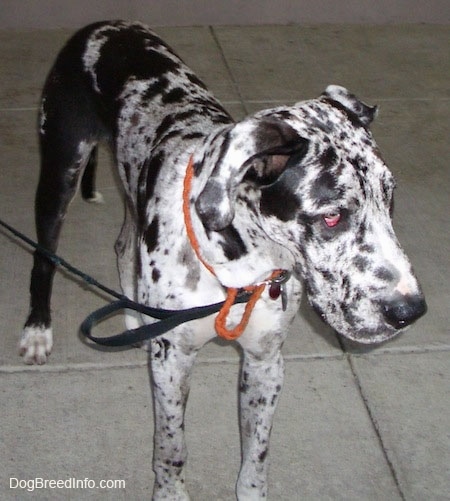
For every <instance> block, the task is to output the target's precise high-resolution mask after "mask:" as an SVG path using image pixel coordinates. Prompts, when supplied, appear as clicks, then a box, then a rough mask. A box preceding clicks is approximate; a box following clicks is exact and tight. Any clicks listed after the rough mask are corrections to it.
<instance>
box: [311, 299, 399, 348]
mask: <svg viewBox="0 0 450 501" xmlns="http://www.w3.org/2000/svg"><path fill="white" fill-rule="evenodd" d="M311 306H312V307H313V309H314V311H315V312H316V313H317V314H318V315H319V317H320V318H321V319H322V321H323V322H325V323H326V324H327V325H329V326H330V327H331V328H332V329H334V330H335V331H336V332H337V333H338V334H339V335H340V336H342V337H344V338H346V339H349V340H350V341H354V342H356V343H359V344H365V345H369V344H380V343H384V342H386V341H389V340H391V339H393V338H394V337H396V336H398V335H399V334H401V333H402V332H404V331H405V330H406V329H407V328H408V327H409V325H407V326H404V327H402V328H396V327H394V326H392V325H391V324H389V323H387V322H386V321H385V320H384V319H383V318H379V319H378V322H376V320H375V319H373V322H371V323H370V325H367V322H364V321H363V320H362V319H361V318H358V317H356V316H354V315H352V314H351V313H349V312H348V311H347V312H346V315H345V318H340V319H336V320H334V319H333V318H332V317H333V315H330V314H327V313H325V312H324V311H323V310H322V309H321V308H320V306H318V305H317V304H315V303H314V302H311Z"/></svg>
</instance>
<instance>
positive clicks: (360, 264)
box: [353, 256, 370, 271]
mask: <svg viewBox="0 0 450 501" xmlns="http://www.w3.org/2000/svg"><path fill="white" fill-rule="evenodd" d="M353 264H354V265H355V267H356V268H357V269H358V270H359V271H366V270H367V268H368V267H369V266H370V261H369V260H368V259H367V258H366V257H364V256H356V257H355V258H354V259H353Z"/></svg>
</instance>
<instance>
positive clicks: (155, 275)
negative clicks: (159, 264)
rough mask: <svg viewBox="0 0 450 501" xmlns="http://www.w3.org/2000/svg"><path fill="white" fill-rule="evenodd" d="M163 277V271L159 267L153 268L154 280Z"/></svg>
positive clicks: (156, 280)
mask: <svg viewBox="0 0 450 501" xmlns="http://www.w3.org/2000/svg"><path fill="white" fill-rule="evenodd" d="M160 278H161V272H160V271H159V270H158V268H153V270H152V280H153V282H155V283H156V282H158V280H159V279H160Z"/></svg>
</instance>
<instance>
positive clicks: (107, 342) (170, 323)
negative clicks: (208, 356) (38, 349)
mask: <svg viewBox="0 0 450 501" xmlns="http://www.w3.org/2000/svg"><path fill="white" fill-rule="evenodd" d="M0 225H1V226H3V227H4V228H6V229H7V230H8V231H9V232H10V233H12V234H13V235H14V236H16V237H17V238H19V239H20V240H22V241H23V242H25V243H27V244H28V245H30V246H31V247H33V248H34V249H35V250H36V251H37V252H39V253H40V254H42V255H43V256H45V257H46V258H47V259H48V260H49V261H51V262H52V263H53V264H55V265H56V266H61V267H63V268H65V269H66V270H67V271H69V272H70V273H71V274H73V275H76V276H78V277H80V278H81V279H82V280H83V281H84V282H86V283H88V284H89V285H92V286H94V287H97V288H98V289H100V290H101V291H103V292H105V293H107V294H109V295H110V296H113V297H115V298H116V299H117V301H113V302H112V303H110V304H107V305H105V306H103V307H101V308H99V309H98V310H95V311H94V312H92V313H91V314H90V315H88V316H87V317H86V318H85V319H84V320H83V322H82V323H81V325H80V332H81V333H82V334H83V335H84V336H85V337H87V338H88V339H90V340H91V341H94V342H95V343H97V344H100V345H103V346H130V345H133V344H137V343H140V342H142V341H147V340H149V339H153V338H155V337H158V336H161V335H162V334H164V333H165V332H167V331H169V330H171V329H173V328H174V327H176V326H177V325H180V324H183V323H185V322H189V321H191V320H197V319H199V318H204V317H207V316H209V315H212V314H214V313H217V312H218V311H220V309H221V308H222V306H223V304H224V301H222V302H220V303H214V304H209V305H206V306H198V307H195V308H188V309H185V310H165V309H162V308H152V307H151V306H146V305H143V304H140V303H136V302H135V301H132V300H131V299H129V298H127V297H126V296H124V295H123V294H119V293H118V292H116V291H114V290H113V289H110V288H109V287H106V286H105V285H103V284H101V283H100V282H98V281H97V280H96V279H95V278H93V277H91V276H90V275H87V274H86V273H83V272H82V271H80V270H79V269H78V268H76V267H75V266H72V265H71V264H70V263H68V262H67V261H66V260H65V259H62V258H61V257H59V256H58V255H56V254H54V253H53V252H50V251H48V250H47V249H45V247H42V246H41V245H39V244H38V243H36V242H35V241H34V240H32V239H31V238H28V237H27V236H26V235H24V234H23V233H21V232H20V231H18V230H16V229H15V228H13V227H12V226H10V225H9V224H7V223H5V222H4V221H3V220H2V219H0ZM250 296H251V294H248V293H246V292H245V291H243V292H242V293H241V294H238V295H237V296H236V300H235V302H234V304H238V303H246V302H247V301H248V300H249V298H250ZM123 309H130V310H134V311H137V312H139V313H141V314H143V315H146V316H149V317H152V318H155V319H157V320H158V321H157V322H154V323H151V324H146V325H142V326H141V327H138V328H136V329H130V330H126V331H124V332H122V333H120V334H116V335H114V336H109V337H97V336H93V335H92V333H91V331H92V329H93V328H94V327H95V326H96V325H97V324H98V323H100V322H102V321H103V320H105V319H106V318H107V317H109V316H111V315H112V314H113V313H115V312H117V311H120V310H123Z"/></svg>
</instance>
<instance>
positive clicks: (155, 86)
mask: <svg viewBox="0 0 450 501" xmlns="http://www.w3.org/2000/svg"><path fill="white" fill-rule="evenodd" d="M168 85H169V80H168V79H167V78H166V77H160V78H158V80H157V81H156V82H154V83H152V84H151V85H150V86H149V87H148V89H147V90H146V91H145V92H144V93H143V94H142V99H143V100H144V101H151V100H152V99H154V98H155V97H156V96H158V95H159V94H162V93H163V92H164V91H165V90H166V89H167V86H168Z"/></svg>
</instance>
